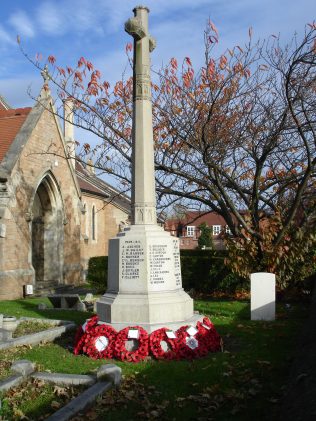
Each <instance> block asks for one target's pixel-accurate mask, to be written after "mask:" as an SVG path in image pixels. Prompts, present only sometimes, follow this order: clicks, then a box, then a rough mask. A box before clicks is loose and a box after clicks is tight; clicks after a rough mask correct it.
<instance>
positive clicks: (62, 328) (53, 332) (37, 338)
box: [0, 317, 76, 350]
mask: <svg viewBox="0 0 316 421" xmlns="http://www.w3.org/2000/svg"><path fill="white" fill-rule="evenodd" d="M24 320H33V321H39V322H45V323H46V322H48V323H51V324H52V325H56V324H59V326H56V327H53V328H51V329H47V330H43V331H42V332H37V333H31V334H29V335H25V336H20V337H18V338H12V339H9V340H7V341H4V342H0V350H1V349H8V348H12V347H15V346H19V345H37V344H39V343H40V342H43V341H48V342H49V341H53V340H54V339H56V338H58V337H60V336H61V335H62V334H63V333H65V332H68V331H69V330H74V329H76V325H75V323H73V322H69V321H64V320H49V319H37V318H31V317H23V318H21V319H19V322H21V321H24Z"/></svg>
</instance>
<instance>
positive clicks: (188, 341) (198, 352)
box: [176, 326, 209, 360]
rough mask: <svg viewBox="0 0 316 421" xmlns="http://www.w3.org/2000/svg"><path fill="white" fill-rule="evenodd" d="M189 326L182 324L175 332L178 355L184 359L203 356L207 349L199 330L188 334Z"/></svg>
mask: <svg viewBox="0 0 316 421" xmlns="http://www.w3.org/2000/svg"><path fill="white" fill-rule="evenodd" d="M189 327H190V326H182V327H180V328H179V329H178V330H177V332H176V336H177V338H178V340H177V355H178V357H179V358H183V359H186V360H193V359H195V358H201V357H205V356H206V355H207V354H208V352H209V351H208V348H207V345H206V341H205V339H204V338H203V335H201V333H200V332H199V331H197V333H196V334H195V335H194V336H191V335H189V333H188V332H187V329H188V328H189Z"/></svg>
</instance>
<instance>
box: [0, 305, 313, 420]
mask: <svg viewBox="0 0 316 421" xmlns="http://www.w3.org/2000/svg"><path fill="white" fill-rule="evenodd" d="M39 302H46V303H47V301H46V300H45V299H43V298H40V299H25V300H17V301H2V302H0V313H5V314H8V315H13V316H18V317H20V316H29V317H44V318H51V319H65V320H73V321H75V322H76V323H78V324H79V323H82V322H83V321H84V320H85V319H86V318H87V317H89V316H90V313H79V312H72V311H60V310H57V311H56V310H53V309H49V310H38V309H37V305H38V303H39ZM249 307H250V306H249V303H248V302H242V301H223V300H222V301H211V300H209V301H206V300H205V301H203V300H199V301H195V308H196V310H199V311H200V312H201V313H204V314H206V315H208V316H209V317H210V318H211V320H212V321H213V323H214V324H215V327H216V328H217V330H218V332H219V333H220V335H221V336H222V338H223V340H224V352H223V353H216V354H210V355H209V356H208V357H207V358H203V359H200V360H195V361H193V362H189V361H177V362H175V361H168V362H167V361H166V362H164V361H154V360H149V361H146V362H142V363H138V364H131V363H122V362H118V361H115V363H116V364H117V365H119V366H120V367H121V368H122V370H123V374H124V380H123V383H122V387H121V389H120V390H119V391H115V390H114V391H111V392H109V393H106V394H105V395H104V396H103V397H102V398H100V399H99V400H98V402H97V404H96V405H94V407H93V408H92V409H89V410H88V411H87V412H86V413H85V414H82V415H79V416H78V417H76V420H78V421H79V420H85V421H86V420H87V419H89V420H90V419H91V420H97V419H100V420H104V419H110V420H111V421H112V420H113V421H114V420H123V419H125V420H134V419H135V420H136V419H139V418H143V419H158V418H160V419H161V420H173V419H174V420H178V419H179V420H180V419H181V420H198V421H203V420H212V419H214V420H215V419H216V420H225V421H226V420H242V421H244V420H253V419H256V420H264V419H269V420H273V418H274V416H275V414H276V410H277V407H278V402H279V399H280V398H281V396H282V391H283V386H284V384H285V382H286V379H287V374H288V369H289V366H290V364H291V359H292V354H293V351H294V349H295V345H296V341H297V337H298V335H299V333H300V328H301V326H302V325H303V323H304V320H305V319H306V315H307V311H308V308H307V307H306V305H303V304H295V305H294V304H293V305H291V307H290V308H287V307H285V306H284V305H282V304H280V305H278V306H277V320H276V321H275V322H251V321H250V320H249V314H250V308H249ZM73 336H74V335H73V334H67V336H64V337H63V338H61V339H59V340H57V341H56V342H55V343H51V344H44V345H43V344H42V345H38V346H33V347H30V346H27V347H26V346H25V347H20V348H16V349H14V350H12V349H11V350H7V351H2V352H1V355H0V376H1V367H2V373H5V372H6V370H8V362H11V361H13V360H16V359H22V358H23V359H29V360H31V361H33V362H35V363H37V367H38V369H39V370H50V371H52V372H65V373H78V374H88V373H91V372H93V371H95V370H96V369H97V368H98V367H99V366H100V365H102V364H104V363H105V361H104V360H97V361H94V360H91V359H90V358H88V357H86V356H83V355H81V356H75V355H73V353H72V348H71V347H72V344H73ZM38 389H39V390H40V389H41V388H38ZM51 389H52V388H51ZM59 393H60V390H59ZM65 393H70V392H69V391H68V392H65ZM37 399H38V405H37V404H36V402H37ZM23 401H25V398H24V399H23ZM43 402H44V403H43ZM21 405H22V403H21ZM53 405H55V406H56V405H57V404H56V391H54V390H50V391H49V392H47V393H45V394H44V396H41V397H39V398H36V397H35V396H34V397H33V398H32V405H31V407H28V406H27V405H25V404H24V406H23V407H22V406H21V408H19V410H20V411H21V413H22V414H25V415H26V416H28V417H29V418H30V419H34V420H37V419H40V415H39V414H46V413H47V411H48V409H49V408H50V407H51V406H53ZM15 406H16V408H17V406H18V402H16V403H15ZM0 416H1V410H0ZM19 417H20V418H19ZM21 418H22V416H21V414H20V415H19V414H16V415H14V418H12V419H13V420H14V419H17V420H18V419H21ZM0 419H1V418H0Z"/></svg>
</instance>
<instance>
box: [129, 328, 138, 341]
mask: <svg viewBox="0 0 316 421" xmlns="http://www.w3.org/2000/svg"><path fill="white" fill-rule="evenodd" d="M127 337H128V339H138V338H139V332H138V330H136V329H130V330H129V331H128V336H127Z"/></svg>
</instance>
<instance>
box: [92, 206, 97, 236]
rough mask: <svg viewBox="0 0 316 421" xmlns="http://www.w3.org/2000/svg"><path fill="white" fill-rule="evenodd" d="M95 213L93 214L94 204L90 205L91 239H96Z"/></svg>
mask: <svg viewBox="0 0 316 421" xmlns="http://www.w3.org/2000/svg"><path fill="white" fill-rule="evenodd" d="M95 223H96V215H95V206H92V212H91V236H92V240H95V239H96V227H95Z"/></svg>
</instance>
